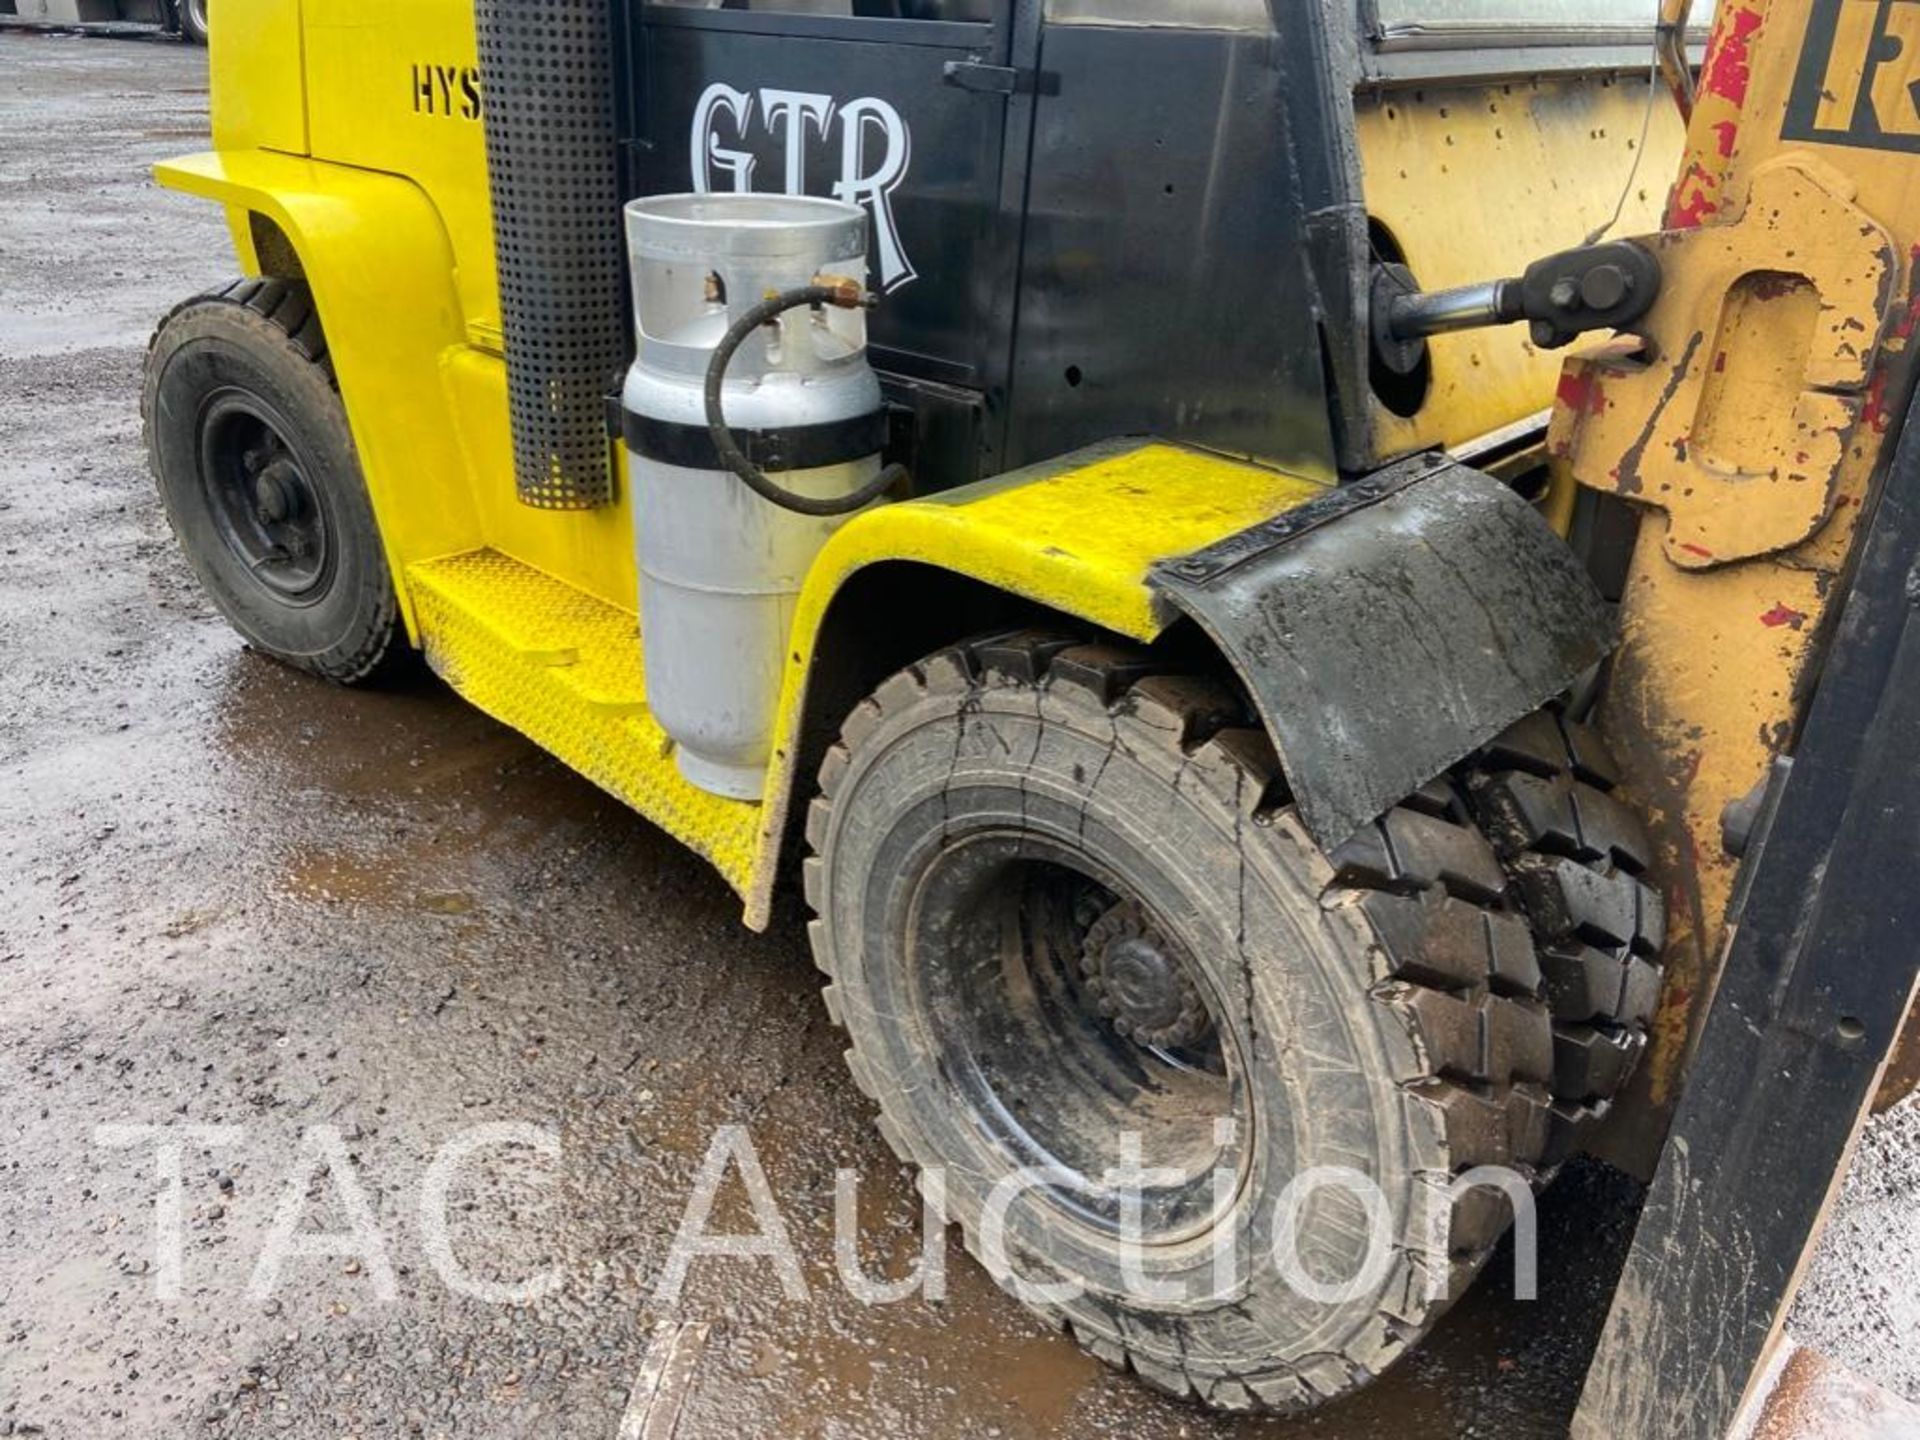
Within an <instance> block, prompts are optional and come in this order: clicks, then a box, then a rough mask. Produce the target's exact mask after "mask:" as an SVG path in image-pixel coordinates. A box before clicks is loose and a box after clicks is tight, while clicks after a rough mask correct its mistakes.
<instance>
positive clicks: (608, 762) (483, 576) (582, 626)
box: [407, 550, 760, 894]
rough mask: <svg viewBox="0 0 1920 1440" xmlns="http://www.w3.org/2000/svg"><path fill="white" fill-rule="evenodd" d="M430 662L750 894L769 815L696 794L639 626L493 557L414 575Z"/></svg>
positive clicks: (412, 569) (475, 554) (432, 566)
mask: <svg viewBox="0 0 1920 1440" xmlns="http://www.w3.org/2000/svg"><path fill="white" fill-rule="evenodd" d="M407 583H408V585H409V587H410V588H411V590H412V592H413V603H414V608H415V612H416V616H417V618H418V620H419V624H420V636H421V640H422V643H423V644H424V645H425V646H426V652H427V663H428V664H429V665H431V666H432V667H433V668H434V670H435V671H436V672H438V673H439V674H440V676H441V677H442V678H444V679H445V680H446V682H447V683H448V684H449V685H451V686H453V688H454V689H455V690H457V691H459V692H460V694H461V695H462V696H464V697H465V698H466V699H467V700H468V701H470V702H471V703H472V704H474V705H476V706H478V707H479V708H480V709H482V710H484V711H486V713H487V714H489V715H491V716H493V718H494V719H496V720H498V721H500V722H501V723H502V724H506V725H511V726H512V727H513V728H514V729H515V730H518V731H519V732H520V733H521V734H523V735H525V736H526V737H527V738H528V739H530V740H532V741H533V742H534V743H535V744H537V745H539V746H541V747H542V748H543V749H546V750H550V751H551V752H553V754H554V755H556V756H558V757H559V758H560V759H561V760H563V761H565V762H566V763H567V764H568V765H570V766H572V767H573V768H574V769H575V770H578V771H579V772H580V773H581V774H582V775H584V776H586V777H587V778H588V779H589V780H591V781H593V783H594V784H596V785H598V786H600V787H601V788H602V789H603V790H606V791H607V792H609V793H610V794H612V795H615V796H617V797H618V798H619V799H621V800H624V801H625V802H626V803H627V804H629V805H631V806H632V807H633V808H634V809H636V810H638V811H639V812H640V813H641V814H643V815H645V816H646V817H647V818H648V819H649V820H652V821H653V822H654V823H655V824H656V825H658V826H660V827H661V828H662V829H663V830H666V831H667V832H668V833H669V834H671V835H673V836H674V837H675V838H676V839H678V840H680V841H681V842H683V843H684V844H686V845H688V846H690V847H691V848H692V849H694V850H695V851H697V852H698V853H700V854H701V855H704V856H706V858H707V859H708V860H710V861H712V862H713V864H714V865H715V866H716V867H718V869H719V871H720V873H721V874H722V875H724V876H726V878H727V883H728V884H730V885H732V886H733V888H734V889H735V890H737V891H740V892H741V893H742V894H744V893H745V891H746V888H747V881H748V878H749V876H750V873H751V871H752V869H753V857H754V852H755V850H756V848H757V844H758V839H759V833H760V806H759V805H758V804H756V803H754V802H752V801H747V800H726V799H722V798H721V797H720V796H718V795H709V794H708V793H707V792H706V791H704V790H701V789H699V788H697V787H696V786H693V785H690V784H689V783H687V781H686V780H685V779H683V778H682V777H681V775H680V771H679V769H678V768H677V767H676V766H675V765H674V763H673V742H672V741H671V740H669V739H668V738H667V735H666V732H665V731H663V730H662V729H661V728H660V726H659V724H658V723H656V722H655V720H654V718H653V716H652V714H651V713H649V711H648V710H647V705H646V689H645V686H644V684H643V681H642V672H641V667H640V634H639V624H638V622H637V621H636V620H635V619H634V617H633V616H632V615H630V614H628V613H627V612H626V611H624V610H620V609H617V608H615V607H614V606H612V605H608V604H606V603H605V602H603V601H600V600H596V599H595V598H594V597H593V596H591V595H588V594H586V593H584V592H583V591H579V590H576V589H574V588H573V587H572V586H571V585H567V584H564V583H562V582H561V581H559V580H555V579H554V578H553V577H552V576H550V575H544V574H542V573H541V572H540V571H538V570H535V569H534V568H533V567H532V566H530V565H522V564H521V563H520V562H519V561H517V560H514V559H510V558H509V557H508V556H505V555H502V554H500V553H499V552H498V551H495V550H474V551H471V552H469V553H467V554H464V555H455V556H451V557H449V558H447V559H443V560H431V561H427V562H425V563H423V564H418V565H411V566H409V567H407Z"/></svg>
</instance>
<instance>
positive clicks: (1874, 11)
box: [1723, 0, 1920, 151]
mask: <svg viewBox="0 0 1920 1440" xmlns="http://www.w3.org/2000/svg"><path fill="white" fill-rule="evenodd" d="M1738 18H1739V13H1738V12H1736V14H1735V20H1736V22H1737V20H1738ZM1758 24H1759V21H1758V19H1757V17H1756V19H1755V20H1754V22H1753V24H1751V25H1749V26H1747V27H1746V29H1747V30H1749V31H1750V30H1752V29H1754V28H1757V26H1758ZM1739 29H1740V27H1739V26H1738V24H1737V23H1736V25H1735V31H1734V34H1733V36H1732V38H1733V40H1734V42H1735V43H1736V44H1737V45H1738V46H1739V47H1740V50H1741V56H1742V64H1741V70H1742V72H1743V73H1744V70H1745V64H1744V54H1745V36H1744V35H1743V34H1740V33H1739ZM1723 48H1724V47H1723ZM1781 133H1782V136H1783V138H1785V139H1788V140H1812V141H1817V142H1824V143H1826V144H1829V145H1860V146H1865V147H1868V148H1870V149H1875V150H1914V151H1920V0H1814V4H1813V10H1812V14H1811V15H1810V16H1809V17H1808V24H1807V38H1806V44H1805V47H1804V48H1803V49H1802V51H1801V53H1800V63H1799V67H1798V69H1797V70H1796V72H1795V74H1794V77H1793V93H1792V96H1791V97H1790V98H1789V100H1788V102H1787V118H1786V123H1785V124H1784V126H1783V127H1782V130H1781Z"/></svg>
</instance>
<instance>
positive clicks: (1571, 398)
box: [1556, 370, 1607, 415]
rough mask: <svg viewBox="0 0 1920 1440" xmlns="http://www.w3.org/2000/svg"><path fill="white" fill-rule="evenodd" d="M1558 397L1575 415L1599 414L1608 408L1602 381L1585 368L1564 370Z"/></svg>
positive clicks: (1561, 374) (1561, 375)
mask: <svg viewBox="0 0 1920 1440" xmlns="http://www.w3.org/2000/svg"><path fill="white" fill-rule="evenodd" d="M1556 398H1557V399H1558V400H1559V401H1560V403H1561V404H1562V405H1564V406H1566V407H1567V409H1568V410H1570V411H1572V412H1573V413H1574V414H1575V415H1598V414H1601V413H1602V412H1603V411H1605V410H1606V408H1607V397H1606V395H1605V393H1604V392H1603V391H1602V390H1601V389H1600V382H1599V381H1598V380H1597V379H1595V378H1594V377H1593V376H1592V375H1590V374H1588V373H1587V372H1586V371H1584V370H1562V371H1561V372H1560V388H1559V390H1558V392H1557V393H1556Z"/></svg>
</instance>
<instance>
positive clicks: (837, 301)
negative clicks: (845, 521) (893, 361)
mask: <svg viewBox="0 0 1920 1440" xmlns="http://www.w3.org/2000/svg"><path fill="white" fill-rule="evenodd" d="M871 303H872V302H871V301H870V300H869V299H868V298H867V297H866V296H864V295H862V294H861V292H860V287H859V286H858V285H855V284H853V283H851V282H847V283H843V284H839V285H822V284H813V285H800V286H796V287H795V288H793V289H792V290H782V291H780V292H779V293H778V294H775V295H769V296H768V297H767V298H766V299H764V300H762V301H761V302H760V303H759V304H757V305H755V306H754V307H753V308H752V309H750V310H748V311H747V312H746V313H745V314H743V315H742V316H741V317H740V318H739V319H738V320H736V321H734V322H733V324H732V325H730V326H728V327H727V333H726V334H725V335H723V336H721V338H720V343H719V344H718V345H716V346H715V347H714V351H713V358H712V359H711V360H709V361H708V362H707V384H706V401H707V432H708V433H709V434H710V435H712V436H713V448H714V449H715V450H716V451H718V452H719V455H720V463H721V464H723V465H725V466H726V467H727V469H729V470H731V471H732V472H733V473H734V474H735V475H738V476H739V477H740V479H741V481H742V482H743V483H744V484H745V485H746V487H747V488H748V489H749V490H751V491H753V493H754V494H756V495H758V496H759V497H760V498H761V499H762V500H766V501H768V502H770V503H772V504H774V505H778V506H779V507H780V508H781V509H783V510H791V511H793V512H794V513H795V514H797V515H851V514H852V513H853V512H854V511H855V510H858V509H860V508H861V507H862V506H865V505H870V504H872V503H873V502H874V501H875V500H877V499H879V498H880V496H881V495H882V494H883V493H884V492H886V491H887V490H890V489H891V488H892V487H893V486H894V484H895V483H897V482H898V481H899V480H901V479H902V478H903V477H904V476H905V475H906V473H907V469H906V466H904V465H885V466H882V467H881V470H880V473H879V474H878V475H876V476H874V477H873V479H871V480H869V481H868V482H867V483H866V484H864V485H862V486H861V487H860V488H859V489H858V490H855V491H854V492H853V493H852V494H851V495H842V496H839V497H837V498H828V499H814V498H813V497H812V496H809V495H797V494H795V493H794V492H793V491H791V490H789V489H787V488H786V487H785V486H782V485H778V484H775V483H774V481H773V480H771V479H769V478H768V476H767V473H766V471H764V470H762V469H761V468H760V467H759V466H758V465H756V464H754V463H753V461H752V460H750V459H748V458H747V453H746V451H744V450H742V449H741V448H740V444H739V442H738V441H737V440H735V439H734V438H733V431H732V430H731V429H729V428H728V426H727V417H726V415H725V414H724V413H723V412H722V410H721V391H722V390H723V388H724V387H725V385H726V382H727V367H728V366H729V365H731V364H732V363H733V357H734V355H735V353H736V352H737V351H738V350H739V349H740V347H741V345H743V344H745V343H746V339H747V337H748V336H749V335H751V334H753V332H754V331H756V330H758V329H759V328H760V327H761V326H762V325H767V324H771V323H772V322H773V321H775V320H777V319H779V318H780V316H782V315H784V314H786V312H787V311H789V310H795V309H798V308H799V307H800V306H802V305H837V306H840V307H841V308H843V309H852V308H853V307H855V306H858V305H868V304H871Z"/></svg>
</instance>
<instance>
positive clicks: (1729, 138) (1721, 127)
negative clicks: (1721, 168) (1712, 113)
mask: <svg viewBox="0 0 1920 1440" xmlns="http://www.w3.org/2000/svg"><path fill="white" fill-rule="evenodd" d="M1713 133H1714V138H1715V139H1716V140H1717V141H1718V142H1719V145H1720V154H1721V155H1722V156H1723V157H1724V156H1728V155H1731V154H1733V142H1734V138H1735V137H1736V136H1738V135H1739V133H1740V122H1739V121H1738V120H1716V121H1714V122H1713Z"/></svg>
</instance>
